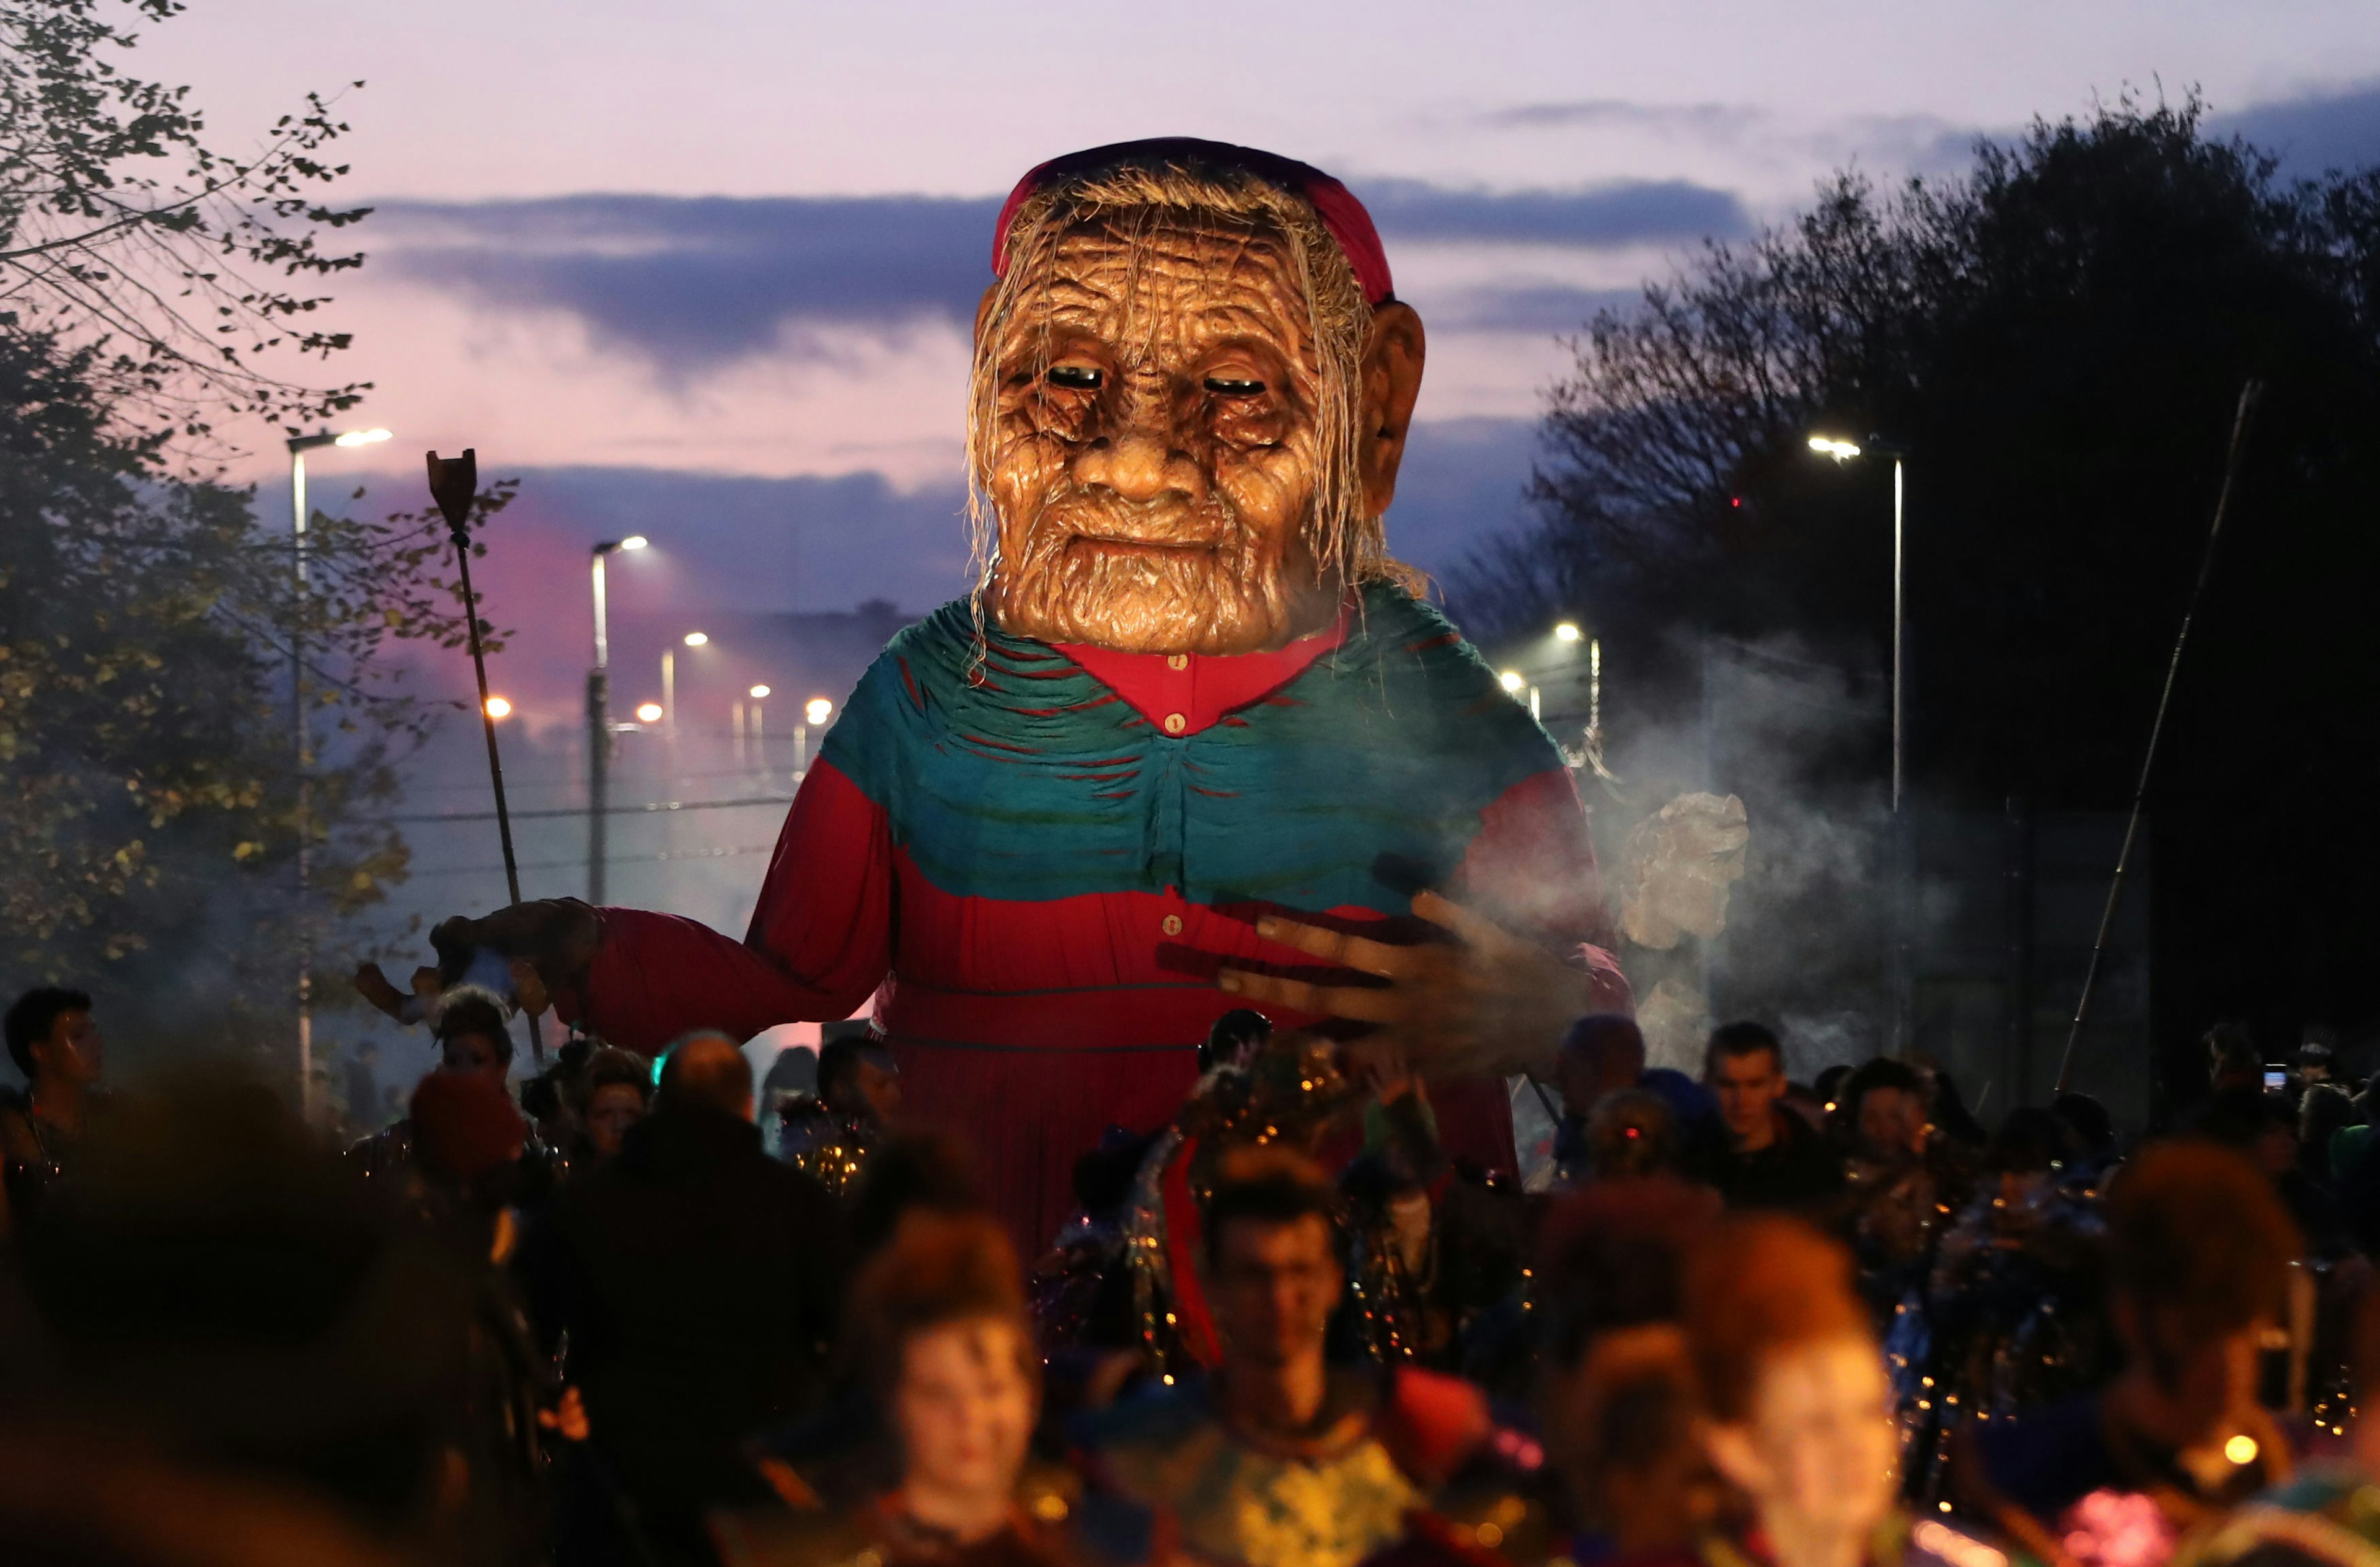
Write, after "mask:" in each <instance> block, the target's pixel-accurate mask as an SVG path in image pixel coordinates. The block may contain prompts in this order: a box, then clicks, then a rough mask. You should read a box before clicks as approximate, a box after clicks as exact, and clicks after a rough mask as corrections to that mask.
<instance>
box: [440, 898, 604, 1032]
mask: <svg viewBox="0 0 2380 1567" xmlns="http://www.w3.org/2000/svg"><path fill="white" fill-rule="evenodd" d="M602 939H603V925H602V921H601V920H600V919H598V918H597V917H596V915H595V910H594V909H593V908H592V907H591V906H589V905H586V904H583V903H580V902H579V901H578V900H577V898H545V899H540V900H539V901H537V902H535V903H526V904H515V905H512V907H510V908H502V909H498V910H497V911H496V912H495V913H493V914H492V915H489V916H487V917H485V918H483V919H470V918H467V917H463V916H461V915H457V916H455V917H454V918H452V919H447V920H442V921H440V922H439V925H438V928H437V929H434V930H432V931H431V932H430V944H431V946H433V947H435V948H437V949H438V966H439V968H440V969H441V970H442V971H443V973H444V974H445V975H446V976H447V977H448V978H449V980H450V982H451V981H452V980H453V979H457V978H461V977H462V974H463V971H464V970H465V969H466V968H468V967H469V966H470V963H471V954H473V953H474V952H476V951H477V950H479V949H480V948H481V947H485V948H487V949H488V950H490V951H491V952H494V953H496V954H500V955H502V956H504V957H506V958H509V959H511V960H512V970H513V993H514V997H515V999H516V1000H517V1001H518V1002H520V1003H521V1005H522V1006H523V1007H525V1008H527V1009H528V1010H529V1011H531V1012H533V1013H534V1012H542V1011H544V1010H545V1005H544V1003H545V1002H546V999H547V997H548V996H550V995H551V994H552V993H553V992H554V991H557V990H570V991H573V992H577V991H580V990H582V989H583V981H584V980H585V978H586V977H587V966H588V965H589V964H590V963H592V962H593V961H594V960H595V948H596V946H597V945H598V944H599V943H600V942H601V941H602Z"/></svg>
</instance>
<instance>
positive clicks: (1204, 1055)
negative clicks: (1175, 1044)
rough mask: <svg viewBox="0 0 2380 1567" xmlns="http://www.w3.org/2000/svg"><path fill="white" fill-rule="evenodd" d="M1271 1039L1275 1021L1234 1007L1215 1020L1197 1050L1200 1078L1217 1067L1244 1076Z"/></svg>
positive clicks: (1257, 1013) (1253, 1010)
mask: <svg viewBox="0 0 2380 1567" xmlns="http://www.w3.org/2000/svg"><path fill="white" fill-rule="evenodd" d="M1271 1038H1272V1019H1271V1018H1269V1017H1267V1016H1266V1015H1265V1014H1263V1013H1261V1012H1258V1011H1257V1010H1255V1009H1254V1008H1253V1007H1245V1006H1235V1007H1233V1009H1232V1010H1231V1011H1229V1012H1227V1013H1225V1014H1223V1015H1222V1016H1220V1017H1219V1018H1217V1019H1215V1021H1214V1024H1213V1026H1211V1027H1209V1028H1208V1030H1207V1038H1206V1039H1205V1040H1204V1041H1202V1042H1201V1043H1200V1044H1199V1046H1198V1075H1199V1076H1201V1077H1204V1076H1206V1075H1207V1074H1208V1073H1209V1072H1212V1071H1214V1070H1215V1069H1216V1068H1217V1067H1229V1068H1232V1069H1233V1070H1234V1071H1240V1072H1245V1071H1246V1070H1247V1066H1248V1063H1249V1062H1251V1061H1253V1060H1255V1059H1256V1053H1257V1051H1260V1050H1262V1049H1264V1046H1265V1041H1266V1040H1267V1039H1271Z"/></svg>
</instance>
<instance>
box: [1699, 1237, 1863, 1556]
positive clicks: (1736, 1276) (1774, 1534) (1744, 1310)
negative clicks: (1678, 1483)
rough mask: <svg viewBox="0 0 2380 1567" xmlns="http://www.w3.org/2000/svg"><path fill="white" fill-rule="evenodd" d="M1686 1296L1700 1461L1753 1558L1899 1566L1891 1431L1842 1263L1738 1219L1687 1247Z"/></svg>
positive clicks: (1822, 1246)
mask: <svg viewBox="0 0 2380 1567" xmlns="http://www.w3.org/2000/svg"><path fill="white" fill-rule="evenodd" d="M1685 1296H1686V1298H1685V1336H1686V1341H1687V1344H1688V1346H1689V1348H1690V1350H1691V1352H1692V1354H1693V1357H1694V1368H1695V1371H1696V1374H1697V1379H1698V1380H1699V1381H1700V1384H1701V1390H1702V1394H1703V1398H1704V1400H1705V1401H1706V1404H1707V1407H1708V1420H1707V1422H1706V1426H1705V1427H1704V1433H1703V1444H1704V1450H1705V1452H1706V1453H1707V1455H1708V1457H1709V1459H1710V1463H1711V1464H1712V1466H1713V1467H1714V1468H1715V1469H1717V1470H1718V1473H1719V1474H1720V1475H1722V1476H1725V1477H1726V1479H1727V1480H1728V1481H1729V1483H1730V1484H1731V1485H1732V1486H1734V1487H1735V1488H1736V1489H1737V1490H1738V1491H1740V1492H1741V1493H1742V1494H1743V1496H1744V1497H1745V1498H1746V1499H1747V1500H1749V1501H1750V1503H1751V1506H1752V1513H1753V1524H1754V1528H1755V1531H1756V1535H1757V1538H1758V1539H1759V1541H1760V1542H1761V1559H1762V1560H1765V1561H1768V1562H1772V1563H1774V1564H1775V1567H1863V1564H1864V1563H1866V1562H1869V1561H1878V1560H1890V1559H1891V1558H1892V1557H1893V1556H1895V1555H1897V1554H1898V1552H1897V1551H1895V1550H1893V1549H1889V1542H1890V1540H1891V1537H1892V1534H1893V1531H1892V1530H1890V1529H1889V1528H1888V1525H1891V1524H1896V1523H1898V1522H1899V1518H1898V1514H1897V1512H1896V1510H1895V1508H1894V1488H1895V1476H1894V1458H1895V1442H1896V1439H1897V1433H1896V1430H1895V1427H1894V1423H1893V1418H1892V1411H1891V1403H1890V1398H1889V1389H1888V1385H1887V1382H1886V1380H1885V1370H1884V1363H1883V1358H1882V1356H1881V1355H1880V1354H1879V1353H1878V1347H1877V1344H1876V1334H1875V1332H1874V1330H1872V1329H1871V1328H1870V1326H1869V1324H1868V1318H1867V1313H1866V1312H1865V1310H1864V1308H1863V1306H1862V1305H1861V1303H1860V1300H1859V1297H1858V1294H1856V1292H1855V1291H1854V1290H1853V1289H1852V1258H1851V1255H1850V1253H1849V1252H1848V1251H1846V1250H1845V1249H1844V1247H1843V1246H1842V1245H1840V1243H1839V1242H1836V1241H1834V1240H1831V1239H1829V1238H1828V1237H1827V1236H1825V1235H1822V1234H1820V1233H1818V1232H1817V1231H1816V1230H1814V1229H1812V1228H1810V1227H1809V1226H1808V1225H1807V1224H1806V1223H1804V1222H1803V1221H1801V1220H1798V1219H1794V1218H1791V1217H1789V1216H1786V1215H1782V1214H1743V1215H1737V1216H1734V1217H1732V1218H1730V1219H1728V1220H1727V1221H1724V1222H1723V1223H1722V1224H1721V1225H1720V1226H1719V1228H1718V1230H1717V1231H1716V1233H1714V1234H1713V1235H1712V1237H1711V1238H1710V1239H1709V1240H1708V1241H1706V1243H1704V1244H1703V1245H1701V1246H1699V1247H1697V1248H1696V1250H1695V1253H1694V1257H1693V1258H1692V1259H1691V1261H1690V1263H1689V1265H1688V1269H1687V1277H1686V1292H1685ZM1880 1547H1884V1548H1886V1549H1879V1548H1880ZM1714 1556H1715V1558H1716V1559H1717V1560H1719V1561H1742V1560H1743V1553H1742V1552H1741V1551H1740V1550H1736V1549H1729V1550H1726V1551H1723V1552H1717V1551H1715V1552H1714Z"/></svg>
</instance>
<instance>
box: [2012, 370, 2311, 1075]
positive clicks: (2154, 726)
mask: <svg viewBox="0 0 2380 1567" xmlns="http://www.w3.org/2000/svg"><path fill="white" fill-rule="evenodd" d="M2264 395H2265V383H2263V382H2261V381H2258V380H2256V379H2255V378H2254V377H2253V376H2252V377H2250V378H2249V380H2248V383H2247V384H2246V385H2244V386H2242V387H2240V408H2239V411H2238V412H2237V413H2235V414H2234V415H2233V416H2232V419H2231V449H2230V450H2229V451H2228V453H2226V454H2225V455H2224V458H2223V488H2222V489H2221V490H2219V491H2217V492H2216V496H2215V522H2214V524H2213V526H2211V527H2210V528H2207V530H2206V547H2205V549H2204V550H2203V551H2201V552H2200V553H2199V556H2198V579H2197V580H2196V581H2194V582H2192V584H2191V586H2190V599H2189V601H2187V602H2186V603H2185V604H2184V605H2183V607H2182V612H2181V630H2180V632H2179V633H2178V634H2176V636H2175V637H2174V639H2173V657H2172V659H2171V660H2169V661H2168V662H2167V664H2166V666H2165V687H2164V689H2163V690H2161V691H2159V692H2158V693H2157V705H2156V717H2155V720H2154V721H2153V722H2151V723H2150V724H2149V744H2148V750H2147V752H2146V754H2144V755H2143V757H2142V758H2141V777H2140V782H2139V783H2138V784H2135V785H2134V786H2133V788H2132V812H2131V817H2130V818H2129V819H2128V820H2126V821H2125V823H2124V846H2123V847H2122V848H2121V849H2119V850H2118V851H2117V853H2116V874H2115V877H2114V879H2113V880H2112V881H2109V882H2108V884H2107V907H2106V908H2104V909H2102V910H2101V911H2100V913H2099V937H2098V940H2096V941H2094V942H2092V943H2091V965H2090V966H2089V967H2088V968H2086V969H2084V970H2083V994H2082V995H2081V996H2080V997H2079V998H2077V1000H2076V1001H2075V1002H2074V1023H2073V1026H2071V1027H2070V1028H2068V1029H2067V1031H2066V1051H2065V1053H2064V1054H2063V1055H2061V1056H2059V1057H2058V1086H2057V1087H2055V1088H2053V1089H2052V1090H2051V1092H2052V1093H2053V1094H2062V1093H2064V1092H2066V1089H2067V1086H2068V1085H2069V1084H2070V1083H2071V1082H2072V1081H2073V1077H2074V1047H2075V1045H2076V1044H2077V1043H2078V1042H2080V1041H2081V1039H2082V1038H2083V1025H2084V1024H2085V1023H2088V1022H2089V1021H2090V1018H2091V998H2092V994H2093V992H2094V991H2095V990H2097V989H2098V986H2099V968H2100V966H2101V964H2102V963H2103V962H2104V961H2105V960H2106V958H2107V941H2108V940H2109V938H2110V937H2111V936H2113V935H2114V933H2115V929H2116V909H2117V907H2118V905H2120V904H2121V903H2122V902H2123V897H2124V878H2125V877H2126V876H2128V875H2130V874H2131V869H2132V844H2133V843H2134V842H2135V841H2136V840H2137V839H2138V838H2139V836H2140V832H2141V808H2142V805H2143V802H2145V801H2146V800H2147V798H2148V792H2149V773H2150V772H2151V771H2152V770H2154V769H2155V766H2156V753H2157V741H2158V740H2159V739H2160V738H2162V737H2163V736H2164V735H2165V715H2166V710H2167V709H2168V708H2169V707H2171V706H2172V705H2173V683H2174V678H2175V677H2176V676H2177V675H2179V674H2180V673H2181V653H2182V650H2183V649H2184V648H2187V647H2188V646H2189V645H2190V623H2191V622H2192V620H2193V619H2195V618H2197V615H2198V601H2199V600H2200V599H2201V598H2203V597H2204V595H2205V592H2206V579H2207V577H2208V576H2209V575H2211V574H2212V573H2213V571H2214V569H2215V544H2216V541H2217V540H2219V539H2221V538H2222V537H2223V518H2224V517H2225V516H2226V515H2228V513H2229V512H2230V510H2231V491H2232V487H2233V485H2234V484H2235V483H2236V482H2237V481H2238V480H2239V478H2240V454H2241V453H2242V452H2244V451H2245V450H2247V446H2248V426H2249V423H2250V422H2251V421H2252V420H2253V419H2254V418H2255V415H2256V404H2257V401H2258V400H2259V399H2260V398H2262V397H2263V396H2264Z"/></svg>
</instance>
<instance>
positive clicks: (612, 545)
mask: <svg viewBox="0 0 2380 1567" xmlns="http://www.w3.org/2000/svg"><path fill="white" fill-rule="evenodd" d="M648 542H649V541H647V539H646V538H645V536H644V535H643V534H641V533H631V534H630V535H628V537H626V538H625V539H607V540H605V541H603V542H601V543H600V544H598V545H596V546H595V547H594V549H593V550H592V551H590V552H589V556H590V560H591V562H592V564H591V565H590V567H589V572H590V576H591V578H592V585H593V588H594V593H595V667H594V668H592V669H590V670H589V671H588V672H587V901H588V902H589V903H590V904H601V902H602V901H603V862H604V860H605V858H606V857H607V854H606V850H605V846H604V842H603V809H604V807H605V806H606V805H608V804H609V803H610V801H609V798H608V796H609V795H610V793H611V784H612V722H611V714H610V711H608V710H609V708H610V705H611V697H612V637H611V626H610V623H609V620H608V618H607V616H606V613H605V611H606V604H605V601H604V593H603V563H604V561H605V560H606V559H608V558H609V557H610V556H611V554H612V553H613V551H615V550H641V549H643V548H645V546H646V544H647V543H648Z"/></svg>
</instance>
